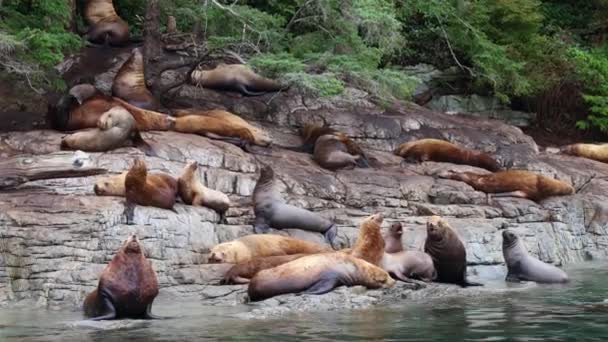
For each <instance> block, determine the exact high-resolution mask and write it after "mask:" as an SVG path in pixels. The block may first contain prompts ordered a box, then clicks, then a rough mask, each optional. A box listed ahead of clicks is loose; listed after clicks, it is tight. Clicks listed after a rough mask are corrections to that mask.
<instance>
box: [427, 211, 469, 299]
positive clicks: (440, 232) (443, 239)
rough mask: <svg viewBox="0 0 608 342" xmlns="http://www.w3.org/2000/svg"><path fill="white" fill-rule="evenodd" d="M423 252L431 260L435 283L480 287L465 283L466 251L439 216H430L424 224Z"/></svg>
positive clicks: (453, 232) (450, 228)
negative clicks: (425, 233) (424, 239)
mask: <svg viewBox="0 0 608 342" xmlns="http://www.w3.org/2000/svg"><path fill="white" fill-rule="evenodd" d="M426 227H427V228H426V229H427V230H426V232H427V236H426V241H425V243H424V251H425V252H426V253H427V254H429V255H430V256H431V258H433V265H434V266H435V270H436V271H437V281H438V282H442V283H454V284H459V285H460V286H462V287H465V286H480V285H481V284H478V283H471V282H469V281H467V278H466V275H467V251H466V250H465V248H464V244H463V243H462V241H461V240H460V237H458V234H456V232H455V231H454V230H453V229H452V227H450V225H449V224H448V223H447V221H445V220H444V219H442V218H441V217H439V216H431V217H430V218H429V220H428V221H427V224H426Z"/></svg>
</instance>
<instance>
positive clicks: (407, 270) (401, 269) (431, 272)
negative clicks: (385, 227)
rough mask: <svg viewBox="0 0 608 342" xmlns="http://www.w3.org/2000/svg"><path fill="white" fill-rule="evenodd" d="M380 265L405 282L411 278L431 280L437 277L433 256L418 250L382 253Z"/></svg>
mask: <svg viewBox="0 0 608 342" xmlns="http://www.w3.org/2000/svg"><path fill="white" fill-rule="evenodd" d="M380 267H382V269H384V270H385V271H386V272H388V273H389V274H391V275H393V276H395V278H397V279H399V280H401V281H405V282H411V280H412V279H419V280H422V281H425V282H431V281H433V280H435V279H436V278H437V271H435V266H434V265H433V258H431V256H430V255H428V254H427V253H424V252H420V251H401V252H397V253H384V255H383V258H382V262H381V263H380Z"/></svg>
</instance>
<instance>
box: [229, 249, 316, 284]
mask: <svg viewBox="0 0 608 342" xmlns="http://www.w3.org/2000/svg"><path fill="white" fill-rule="evenodd" d="M306 255H309V254H290V255H275V256H269V257H257V258H253V259H251V260H249V261H244V262H239V263H238V264H236V265H234V266H232V268H230V269H229V270H228V272H226V274H225V275H224V278H223V279H222V281H221V282H220V284H222V285H228V284H247V283H249V280H250V279H251V278H253V276H255V275H256V274H257V273H258V272H260V271H262V270H265V269H269V268H273V267H276V266H279V265H283V264H285V263H288V262H290V261H294V260H296V259H299V258H301V257H303V256H306Z"/></svg>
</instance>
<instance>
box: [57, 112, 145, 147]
mask: <svg viewBox="0 0 608 342" xmlns="http://www.w3.org/2000/svg"><path fill="white" fill-rule="evenodd" d="M136 125H137V124H136V122H135V119H133V116H132V115H131V113H129V112H128V111H127V110H126V109H124V108H123V107H114V108H112V109H110V110H109V111H107V112H105V113H104V114H103V115H102V116H101V117H100V118H99V120H98V122H97V127H98V128H94V129H90V130H86V131H82V132H76V133H74V134H70V135H68V136H66V137H64V138H63V139H61V148H62V149H71V150H82V151H86V152H105V151H110V150H113V149H115V148H119V147H122V146H125V143H126V142H127V140H131V141H133V143H134V144H135V145H145V146H148V145H147V144H146V143H145V142H144V140H143V138H142V137H141V135H140V133H139V132H138V131H137V128H136Z"/></svg>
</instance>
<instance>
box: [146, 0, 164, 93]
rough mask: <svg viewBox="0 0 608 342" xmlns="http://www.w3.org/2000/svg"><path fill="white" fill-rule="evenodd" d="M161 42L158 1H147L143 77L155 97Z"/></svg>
mask: <svg viewBox="0 0 608 342" xmlns="http://www.w3.org/2000/svg"><path fill="white" fill-rule="evenodd" d="M161 44H162V42H161V34H160V7H159V6H158V0H148V3H147V5H146V21H145V23H144V64H145V76H146V81H147V82H148V86H149V87H150V89H151V90H152V93H154V95H155V96H159V95H160V94H158V93H157V91H158V90H159V88H160V87H159V86H160V85H157V84H155V83H157V81H159V76H160V75H159V72H158V70H157V66H156V65H157V63H158V62H159V61H160V57H161V53H162V45H161Z"/></svg>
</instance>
